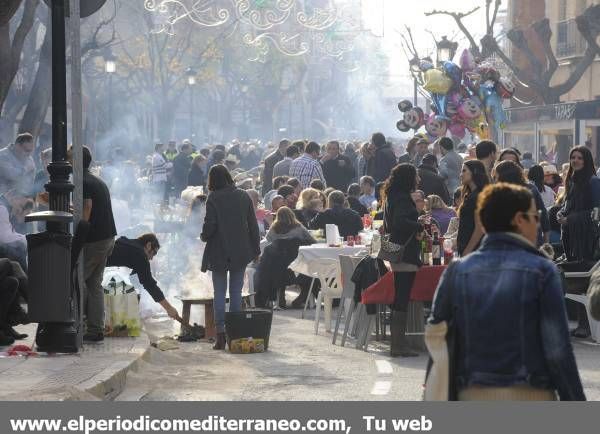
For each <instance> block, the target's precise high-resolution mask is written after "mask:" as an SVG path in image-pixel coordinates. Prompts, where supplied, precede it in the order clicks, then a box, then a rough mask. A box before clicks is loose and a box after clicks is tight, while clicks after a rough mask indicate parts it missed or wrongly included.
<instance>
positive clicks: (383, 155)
mask: <svg viewBox="0 0 600 434" xmlns="http://www.w3.org/2000/svg"><path fill="white" fill-rule="evenodd" d="M371 143H372V144H373V145H374V146H375V156H374V157H373V158H371V159H370V160H369V168H368V170H367V172H368V174H369V175H370V176H372V177H373V179H375V182H383V181H385V180H386V179H387V178H388V177H389V176H390V172H391V171H392V169H393V168H394V166H395V165H396V164H397V160H396V155H395V154H394V151H393V150H392V147H391V146H390V145H389V144H388V143H387V142H386V140H385V136H384V135H383V134H382V133H374V134H373V136H371Z"/></svg>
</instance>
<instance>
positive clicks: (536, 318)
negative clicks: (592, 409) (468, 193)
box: [429, 183, 585, 401]
mask: <svg viewBox="0 0 600 434" xmlns="http://www.w3.org/2000/svg"><path fill="white" fill-rule="evenodd" d="M477 214H478V215H479V218H480V219H481V223H482V225H483V228H484V231H485V233H486V236H485V237H484V239H483V242H482V244H481V247H480V248H479V250H477V251H476V252H473V253H472V254H470V255H469V256H467V257H465V258H462V259H459V260H458V261H456V262H454V263H452V264H451V265H450V266H449V268H448V269H447V270H446V272H445V273H444V275H443V276H442V279H441V281H440V284H439V286H438V288H437V291H436V295H435V298H434V305H433V311H432V316H431V317H430V319H429V321H430V322H431V323H434V324H435V323H439V322H441V321H446V322H448V323H449V324H452V325H453V331H454V333H455V342H456V345H455V348H453V349H454V360H455V364H454V367H455V369H454V372H451V376H452V380H453V383H454V384H455V385H456V388H457V389H458V390H457V393H458V396H457V397H458V399H459V400H461V401H467V400H520V401H522V400H555V399H556V394H558V397H559V398H560V399H561V400H585V395H584V393H583V387H582V385H581V380H580V378H579V372H578V370H577V364H576V362H575V356H574V354H573V348H572V347H571V342H570V340H569V329H568V323H567V316H566V311H565V303H564V295H563V290H562V284H561V279H560V275H559V273H558V270H557V268H556V266H555V265H554V264H553V263H552V262H551V261H549V260H548V259H547V258H546V257H545V256H544V255H543V254H541V253H539V252H538V250H537V249H536V247H535V243H536V238H537V230H538V224H539V214H538V212H537V210H536V205H535V201H534V200H533V197H532V195H531V191H530V190H529V189H528V188H526V187H521V186H516V185H511V184H506V183H499V184H495V185H491V186H488V187H486V188H485V189H484V190H483V192H482V193H481V195H480V197H479V200H478V205H477Z"/></svg>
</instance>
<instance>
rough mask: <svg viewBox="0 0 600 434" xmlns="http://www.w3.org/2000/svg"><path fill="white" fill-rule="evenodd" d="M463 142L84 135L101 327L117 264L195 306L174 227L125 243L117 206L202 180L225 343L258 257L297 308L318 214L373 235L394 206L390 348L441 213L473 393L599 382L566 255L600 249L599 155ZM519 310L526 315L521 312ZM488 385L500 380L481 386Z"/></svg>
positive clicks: (163, 197) (2, 205)
mask: <svg viewBox="0 0 600 434" xmlns="http://www.w3.org/2000/svg"><path fill="white" fill-rule="evenodd" d="M34 144H35V140H34V138H33V137H32V136H31V135H30V134H20V135H19V136H18V137H17V138H16V140H15V143H14V144H11V145H9V146H8V147H6V148H4V149H2V150H0V258H5V259H6V261H8V262H4V263H2V264H0V265H2V270H0V297H2V306H3V309H2V310H1V311H0V325H1V328H0V345H1V344H2V343H6V342H9V341H10V340H11V339H14V338H16V337H18V336H19V334H18V333H17V332H16V331H14V329H12V327H13V326H14V325H16V324H18V322H15V321H21V322H25V321H26V320H27V318H26V315H24V314H23V312H21V311H20V304H19V303H18V302H15V300H17V301H18V300H20V301H21V302H24V301H26V299H27V295H26V283H25V281H24V280H26V279H23V276H24V275H25V273H26V271H27V258H26V255H27V249H26V240H25V236H24V234H26V233H28V231H31V230H32V228H31V227H30V225H28V224H25V223H24V216H25V215H26V214H27V213H28V212H30V211H31V210H32V209H36V208H38V209H39V208H40V207H44V206H47V195H45V194H44V183H45V182H47V180H48V177H47V173H46V165H47V164H48V162H49V153H48V151H47V150H42V151H41V152H40V153H39V154H38V155H36V158H35V159H34V155H33V154H34V151H35V145H34ZM400 149H403V152H398V151H399V150H400ZM461 150H463V151H465V152H459V150H458V149H457V147H456V146H455V143H454V142H453V141H452V139H450V138H448V137H443V138H440V139H438V140H436V141H435V142H433V143H432V142H430V140H429V139H428V137H427V136H424V135H417V136H415V137H413V138H411V139H410V140H408V141H407V143H406V145H405V146H401V147H397V146H394V145H393V144H392V143H390V142H389V141H388V140H386V138H385V136H384V135H383V134H381V133H375V134H373V135H372V137H371V139H370V140H368V141H366V142H363V143H357V142H346V143H343V142H340V141H336V140H332V141H329V142H327V143H326V144H319V143H317V142H315V141H308V140H297V141H290V140H287V139H284V140H281V141H280V142H279V143H276V144H261V143H246V144H242V143H239V142H233V143H231V144H228V145H227V146H225V145H215V146H205V147H202V148H201V149H197V148H196V146H195V145H194V144H193V143H191V142H190V141H189V140H184V141H183V142H182V143H181V144H180V145H179V146H177V143H176V142H174V141H173V142H169V143H168V145H167V146H165V145H163V144H156V145H155V146H154V152H153V153H152V154H151V155H148V156H147V157H146V156H139V157H140V158H139V159H138V160H137V161H136V160H135V158H132V157H134V156H132V155H126V154H125V153H124V152H123V150H121V149H119V148H116V149H113V150H112V152H111V159H110V160H109V161H105V162H101V163H98V164H96V165H94V164H92V152H91V150H90V149H89V148H87V147H84V152H83V167H84V177H83V191H84V207H83V219H84V220H86V221H87V222H89V224H90V232H89V235H88V238H87V240H86V243H85V247H84V257H85V263H84V270H85V276H84V280H85V282H86V297H85V300H86V305H85V313H86V330H87V333H86V335H85V340H86V341H87V342H98V341H102V340H103V315H104V305H103V291H102V288H101V280H102V274H103V272H104V268H105V266H106V265H107V264H109V265H123V266H128V267H130V268H132V269H133V270H134V272H136V273H138V275H139V276H140V281H141V283H142V284H143V286H144V287H145V289H146V290H147V291H148V292H149V293H150V294H151V296H152V298H153V299H154V300H155V301H156V302H157V303H159V304H161V306H162V307H163V308H164V309H165V311H166V312H167V314H168V315H169V316H171V317H172V318H179V314H178V312H177V310H176V309H175V308H174V307H173V306H172V305H171V304H170V303H169V302H168V301H167V300H166V299H165V296H164V294H163V292H162V291H161V289H160V288H159V287H158V283H157V281H156V279H154V278H153V277H152V273H151V268H150V262H149V261H150V260H152V259H153V257H154V256H155V255H156V254H157V253H158V250H159V248H160V243H159V241H158V237H157V236H156V234H154V233H138V234H136V235H137V236H136V237H132V238H128V237H121V238H119V239H117V241H116V242H115V237H116V236H117V234H118V233H119V232H120V231H118V230H117V226H119V224H118V220H119V219H115V217H114V216H113V206H114V204H115V200H121V201H125V202H126V203H129V204H132V205H133V204H136V205H138V206H140V207H144V206H145V205H146V204H150V205H156V206H160V207H161V208H168V207H169V206H170V204H171V205H172V204H173V202H177V201H180V200H181V198H182V197H183V194H185V191H186V190H188V189H190V188H198V187H202V191H201V192H200V190H193V191H198V192H199V193H198V194H195V193H194V197H193V199H192V200H191V203H190V204H189V206H190V212H189V218H188V222H189V226H188V230H189V233H190V236H191V237H192V238H195V239H197V238H199V240H197V241H198V242H199V243H202V248H201V250H200V251H199V253H198V255H200V254H201V255H202V258H201V261H200V258H199V257H198V262H201V269H202V271H207V272H210V277H211V282H212V286H213V289H214V295H215V302H214V309H215V319H216V325H217V340H216V343H215V346H214V348H215V349H224V348H225V334H224V321H225V305H226V303H225V301H226V294H227V293H229V309H230V310H232V311H237V310H240V309H241V305H242V301H241V292H242V286H243V283H244V275H245V271H246V268H247V267H248V266H249V264H251V263H254V265H253V266H255V267H256V268H257V279H258V280H257V281H258V282H259V285H258V286H259V287H260V288H262V291H263V293H262V294H261V297H259V300H258V304H259V305H265V304H266V303H268V301H269V300H278V304H279V307H281V308H288V305H287V303H286V300H285V293H284V292H282V291H284V289H285V286H286V285H288V284H290V283H295V284H297V285H299V286H300V288H301V292H300V294H299V295H298V297H297V298H296V299H295V300H294V301H293V302H292V303H291V305H290V306H289V307H292V308H301V307H303V305H304V303H305V302H306V300H307V297H308V294H309V292H310V280H311V279H310V278H309V277H308V276H303V275H295V274H293V273H291V272H290V270H289V269H288V268H287V266H288V265H289V263H291V261H293V259H294V258H295V257H296V255H297V253H298V248H299V246H301V245H306V244H312V243H315V242H316V240H315V237H314V236H313V234H314V233H312V232H310V231H318V230H324V229H325V228H326V226H327V225H328V224H334V225H336V226H337V227H338V229H339V234H340V236H342V237H343V238H344V239H346V238H347V237H349V236H350V237H356V236H357V235H358V234H359V232H360V231H362V230H363V227H364V219H363V217H364V216H365V215H370V216H373V217H375V219H379V220H383V222H384V223H383V231H384V232H385V233H386V234H389V235H390V240H391V241H392V242H394V243H397V244H402V245H405V254H404V256H403V258H402V261H401V262H399V263H393V264H391V268H392V271H393V272H394V285H395V291H396V299H395V302H394V303H393V305H392V311H393V313H392V317H391V331H392V341H391V354H392V355H393V356H403V357H408V356H413V355H415V354H414V353H413V352H412V351H411V350H410V348H409V347H408V345H407V344H406V339H405V338H404V334H405V330H406V318H407V305H408V297H409V295H410V288H411V286H412V282H413V281H414V279H415V275H416V272H417V270H418V269H419V267H420V266H421V265H422V256H421V251H420V245H421V244H420V240H421V238H422V237H423V235H424V231H425V228H426V225H427V224H429V223H427V224H426V222H431V225H432V227H433V228H435V229H434V230H435V231H436V232H438V234H439V236H440V237H443V238H444V239H449V240H452V245H453V248H454V250H455V251H456V257H457V258H459V259H457V260H456V261H455V265H452V266H450V267H449V269H448V270H447V272H446V273H445V274H444V276H443V278H442V281H441V283H440V287H439V289H438V292H437V296H436V300H435V301H434V306H433V310H432V316H431V319H430V321H431V322H432V323H436V322H440V321H451V320H454V321H456V327H457V328H458V334H459V336H460V342H461V345H460V346H459V348H460V357H462V359H460V361H459V363H458V368H457V369H458V372H459V375H460V379H461V381H464V384H462V386H461V387H462V389H461V390H462V392H461V393H462V395H461V399H478V397H482V396H486V397H489V396H490V394H494V393H495V394H497V395H501V394H502V393H504V392H506V390H504V389H503V388H508V389H510V390H509V391H510V393H513V394H512V395H510V396H513V397H514V396H519V397H521V398H523V397H525V398H523V399H527V397H528V396H537V397H538V398H539V397H540V396H542V397H543V398H544V399H545V398H548V397H549V395H548V393H546V392H548V391H554V390H556V391H558V394H559V396H560V398H561V399H582V398H584V396H583V392H582V389H581V384H580V381H579V377H578V374H577V368H576V365H575V361H574V358H573V352H572V348H571V345H570V342H569V336H568V327H567V319H566V315H565V306H564V301H563V298H562V287H561V285H560V281H559V274H558V269H557V267H556V266H555V265H553V263H552V261H555V262H559V263H560V262H564V263H584V264H589V263H593V262H594V261H595V260H596V259H597V253H598V252H597V250H598V249H597V245H598V237H597V233H598V228H597V224H596V222H595V221H593V219H592V216H591V215H592V210H593V209H594V208H597V207H600V179H599V178H597V177H596V172H595V166H594V161H593V158H592V154H591V152H590V150H589V149H588V148H587V147H585V146H576V147H574V148H572V150H571V152H570V155H569V162H568V163H566V165H565V166H564V167H562V171H561V172H560V173H559V171H558V170H557V168H556V166H555V165H554V163H552V162H544V161H542V162H539V163H537V162H535V161H534V159H533V157H532V155H531V153H524V154H521V153H520V151H519V150H517V149H515V148H506V149H501V148H500V147H499V146H498V145H497V144H496V143H494V142H492V141H489V140H483V141H480V142H478V143H477V144H475V145H474V146H472V147H471V148H469V149H466V150H465V149H461ZM38 157H39V158H38ZM36 159H37V160H39V162H38V163H37V164H36V162H35V160H36ZM182 192H183V194H182ZM144 198H147V199H144ZM146 200H147V201H146ZM115 214H116V213H115ZM115 220H117V222H115ZM190 227H191V229H189V228H190ZM261 239H264V240H265V243H266V247H264V249H263V253H262V254H261V248H260V242H261ZM540 249H541V250H540ZM540 252H544V253H540ZM0 260H1V259H0ZM7 264H8V265H7ZM17 267H18V268H17ZM9 268H10V269H9ZM19 269H20V270H21V271H19ZM15 282H17V283H16V284H15ZM488 282H489V283H488ZM313 290H317V291H318V287H317V288H313ZM523 291H528V292H526V294H525V293H524V292H523ZM4 306H10V308H9V309H5V308H4ZM452 315H454V317H452ZM511 315H512V317H514V319H515V321H506V318H510V317H511ZM515 315H519V316H520V318H521V319H520V320H517V319H518V318H517V317H515ZM578 319H579V324H578V327H577V328H576V329H575V330H574V331H573V335H574V336H575V337H580V338H585V337H587V336H589V334H590V330H589V324H587V321H586V315H585V312H580V315H579V317H578ZM474 330H481V332H473V331H474ZM498 342H500V343H501V344H498ZM491 346H494V347H493V348H492V347H491ZM552 346H556V349H553V348H550V347H552ZM527 348H530V349H527ZM467 351H468V353H467ZM467 360H470V361H469V362H468V363H467ZM519 360H526V361H525V362H523V364H521V365H519V363H521V362H518V361H519ZM517 365H519V366H517ZM507 372H508V373H511V374H506V375H504V374H505V373H507ZM512 373H514V374H512ZM578 382H579V383H578ZM482 386H486V387H487V386H494V390H493V391H491V390H490V389H486V390H485V391H484V392H483V394H482V391H481V390H480V389H481V388H482ZM486 387H484V388H486ZM522 387H526V390H522ZM496 389H499V390H496ZM500 389H501V390H500ZM540 389H541V390H542V393H541V394H536V393H537V392H539V391H540ZM534 392H536V393H534ZM544 393H546V394H544Z"/></svg>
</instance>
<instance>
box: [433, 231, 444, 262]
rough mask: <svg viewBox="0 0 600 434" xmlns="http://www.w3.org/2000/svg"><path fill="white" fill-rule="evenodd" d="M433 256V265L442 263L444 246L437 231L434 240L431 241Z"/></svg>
mask: <svg viewBox="0 0 600 434" xmlns="http://www.w3.org/2000/svg"><path fill="white" fill-rule="evenodd" d="M431 258H432V259H431V263H432V265H442V246H441V245H440V237H439V234H438V233H437V232H434V233H433V240H432V241H431Z"/></svg>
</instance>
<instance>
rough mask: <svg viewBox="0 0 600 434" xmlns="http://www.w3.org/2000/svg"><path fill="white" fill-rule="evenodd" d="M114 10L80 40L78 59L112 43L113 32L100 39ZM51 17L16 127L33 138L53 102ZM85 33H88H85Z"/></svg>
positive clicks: (48, 16) (114, 14)
mask: <svg viewBox="0 0 600 434" xmlns="http://www.w3.org/2000/svg"><path fill="white" fill-rule="evenodd" d="M116 13H117V12H116V7H115V9H114V12H113V13H112V14H111V15H110V16H109V17H108V18H105V19H103V20H101V21H100V22H99V23H97V24H96V26H95V27H94V28H92V29H91V31H90V32H89V36H88V37H85V36H84V38H85V39H84V40H83V41H82V46H81V56H82V58H83V60H84V61H85V60H86V59H87V58H88V57H90V56H92V55H94V53H96V52H98V51H99V50H102V49H103V48H104V47H106V46H107V45H109V44H110V43H112V42H113V41H114V38H115V31H114V27H113V30H112V36H110V37H108V38H104V39H101V38H100V35H101V34H102V32H103V30H105V28H107V27H108V26H110V25H111V23H112V22H113V20H114V19H115V17H116ZM51 27H52V26H51V14H50V11H48V14H47V22H46V34H45V35H44V42H43V43H42V47H41V50H40V54H39V62H38V68H37V72H36V75H35V79H34V81H33V86H32V88H31V92H30V94H29V99H28V101H27V107H26V109H25V113H24V114H23V119H22V120H21V123H20V125H19V131H20V132H25V131H27V132H30V133H31V134H33V136H34V137H37V136H38V135H39V133H40V130H41V128H42V125H43V123H44V119H45V118H46V113H47V112H48V107H49V106H50V102H51V101H52V32H51ZM86 33H87V32H86Z"/></svg>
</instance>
